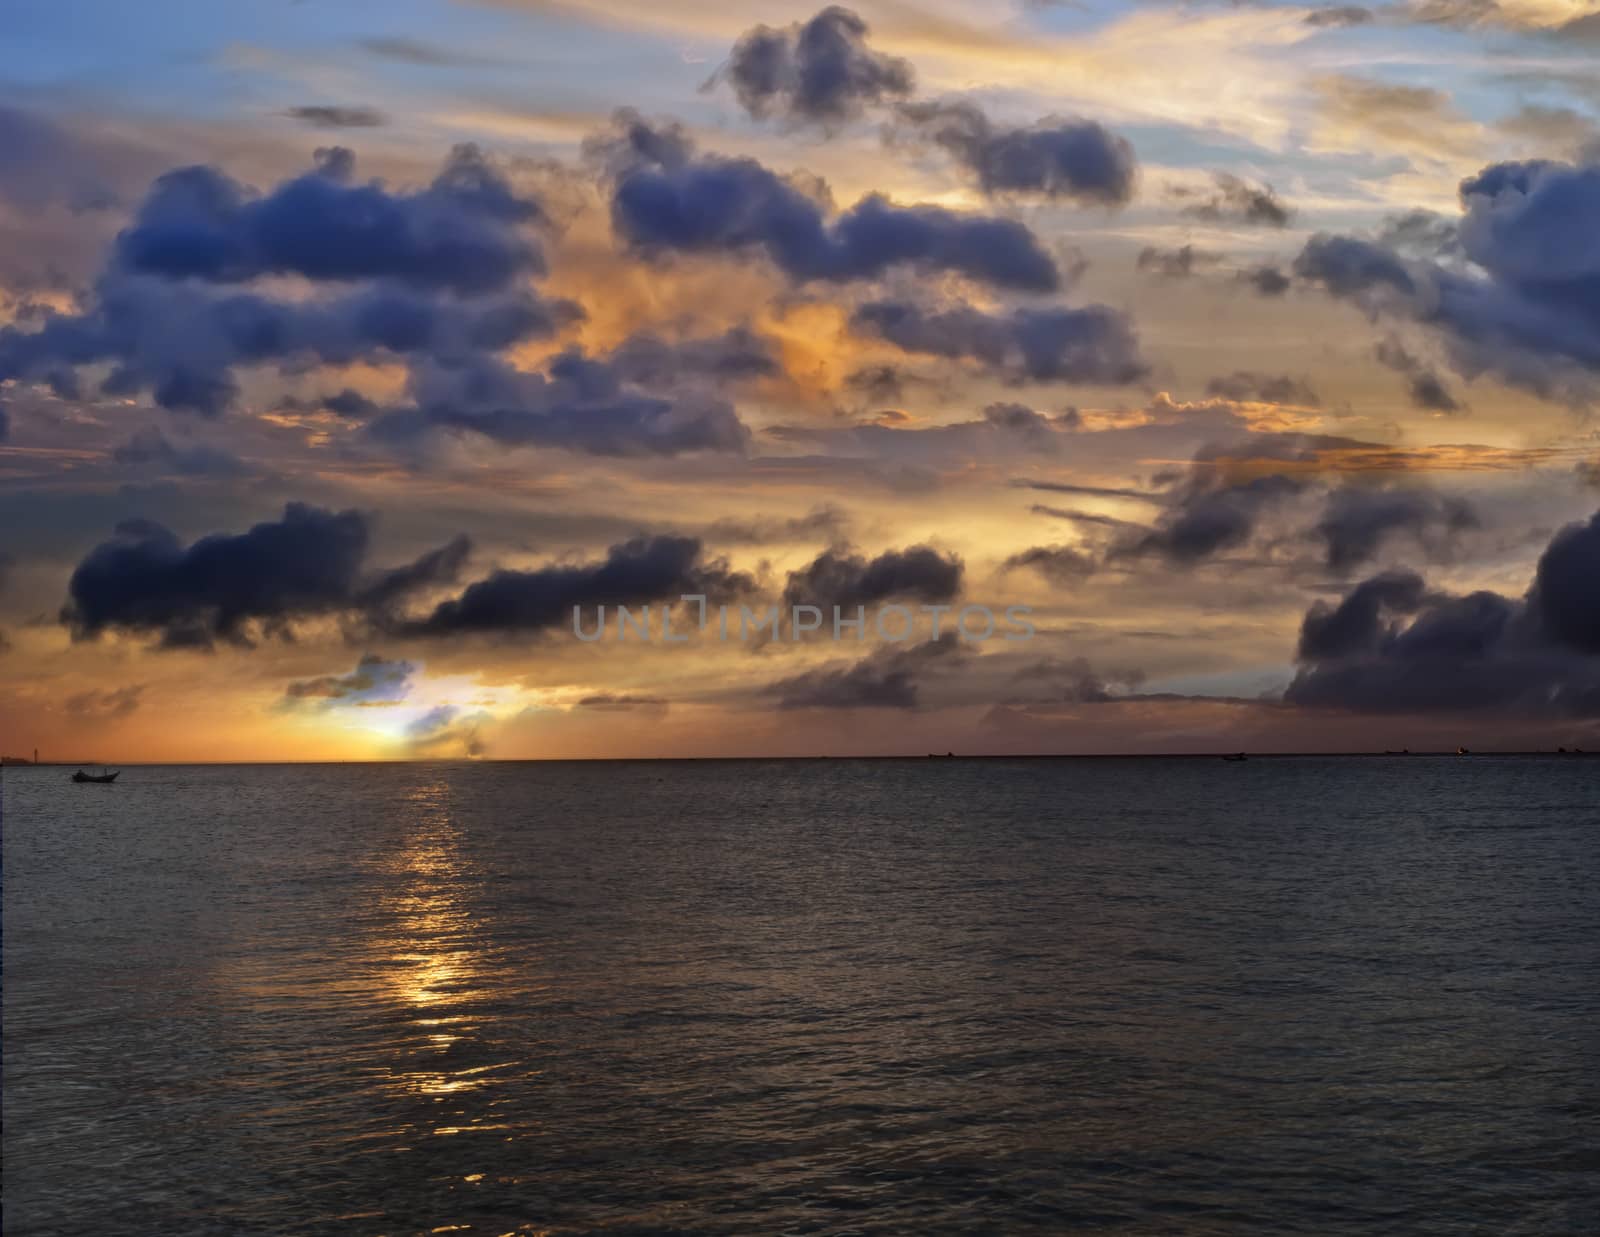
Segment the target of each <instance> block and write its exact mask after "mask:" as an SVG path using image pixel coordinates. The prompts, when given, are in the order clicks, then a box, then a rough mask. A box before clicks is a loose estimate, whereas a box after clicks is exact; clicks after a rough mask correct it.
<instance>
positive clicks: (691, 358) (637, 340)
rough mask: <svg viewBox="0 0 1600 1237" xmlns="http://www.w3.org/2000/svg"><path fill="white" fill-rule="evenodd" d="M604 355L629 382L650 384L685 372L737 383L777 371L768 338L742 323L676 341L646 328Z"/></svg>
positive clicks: (666, 381) (779, 367)
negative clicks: (741, 324)
mask: <svg viewBox="0 0 1600 1237" xmlns="http://www.w3.org/2000/svg"><path fill="white" fill-rule="evenodd" d="M608 360H609V361H610V363H611V364H612V365H613V366H615V367H616V368H617V371H618V372H619V373H620V374H622V375H623V376H624V377H626V378H627V379H628V380H629V381H630V382H639V383H645V384H653V385H666V384H669V383H673V382H677V381H678V380H679V379H681V378H683V377H685V376H694V377H704V378H711V379H715V380H719V381H727V382H738V381H743V380H748V379H751V378H771V377H775V376H777V375H778V374H780V373H782V371H783V367H782V365H781V364H780V362H779V359H778V350H777V347H776V345H775V344H774V343H773V341H772V340H770V339H768V338H766V337H765V336H763V335H758V334H756V333H755V332H754V331H752V330H750V329H749V328H748V327H733V328H732V329H730V330H727V331H725V332H723V333H722V334H721V335H712V336H705V337H701V338H696V339H686V340H680V341H678V342H676V343H668V342H666V341H665V340H663V339H661V338H660V337H659V336H656V335H651V334H648V333H641V334H637V335H631V336H629V337H628V339H626V340H625V341H624V342H623V343H621V344H620V345H618V347H617V348H616V349H615V350H614V351H613V352H612V353H611V354H610V356H609V358H608Z"/></svg>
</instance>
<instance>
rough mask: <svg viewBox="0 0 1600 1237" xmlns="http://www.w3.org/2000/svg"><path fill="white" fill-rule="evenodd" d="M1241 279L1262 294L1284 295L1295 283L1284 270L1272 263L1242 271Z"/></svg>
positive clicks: (1240, 273)
mask: <svg viewBox="0 0 1600 1237" xmlns="http://www.w3.org/2000/svg"><path fill="white" fill-rule="evenodd" d="M1239 279H1240V280H1241V281H1242V282H1243V283H1247V284H1249V285H1250V286H1251V287H1252V288H1254V289H1255V290H1256V292H1257V294H1258V295H1261V296H1282V295H1283V294H1284V293H1285V292H1287V291H1288V290H1289V288H1290V287H1291V286H1292V284H1293V281H1292V280H1291V279H1290V278H1289V277H1288V276H1287V275H1285V274H1284V273H1283V271H1281V270H1280V269H1279V268H1278V267H1276V266H1274V265H1272V264H1271V263H1266V264H1263V265H1261V266H1254V267H1251V268H1250V269H1249V270H1247V271H1241V272H1239Z"/></svg>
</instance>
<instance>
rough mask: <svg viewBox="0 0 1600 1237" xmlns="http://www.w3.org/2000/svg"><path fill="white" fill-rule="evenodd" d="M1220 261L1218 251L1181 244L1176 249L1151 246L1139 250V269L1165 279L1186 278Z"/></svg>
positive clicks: (1220, 256) (1220, 257)
mask: <svg viewBox="0 0 1600 1237" xmlns="http://www.w3.org/2000/svg"><path fill="white" fill-rule="evenodd" d="M1220 261H1222V255H1221V254H1220V253H1212V252H1211V251H1210V250H1207V249H1196V248H1195V247H1194V246H1193V245H1181V246H1179V247H1178V248H1177V249H1157V248H1155V247H1153V246H1151V247H1147V248H1145V249H1141V250H1140V251H1139V269H1140V270H1141V271H1148V272H1150V273H1151V274H1154V275H1162V276H1164V277H1166V278H1167V279H1187V278H1189V276H1191V275H1193V274H1194V273H1195V272H1196V271H1198V270H1202V269H1204V268H1206V267H1208V266H1215V265H1216V264H1217V263H1218V262H1220Z"/></svg>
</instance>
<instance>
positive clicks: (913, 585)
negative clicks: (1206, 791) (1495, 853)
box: [0, 0, 1600, 763]
mask: <svg viewBox="0 0 1600 1237" xmlns="http://www.w3.org/2000/svg"><path fill="white" fill-rule="evenodd" d="M0 34H3V37H4V41H5V44H6V46H7V48H8V52H9V55H8V72H7V74H6V81H5V83H4V85H3V86H0V323H4V325H3V326H0V753H4V754H6V755H22V756H25V755H29V754H31V752H32V750H33V749H34V748H38V749H40V751H41V755H42V756H43V757H44V758H45V759H52V758H54V759H63V760H74V761H76V760H97V761H106V762H113V763H115V762H124V761H128V762H131V761H141V760H150V761H166V760H174V761H176V760H244V759H248V760H295V759H332V760H338V759H394V758H404V757H459V756H474V757H489V758H539V757H549V758H570V757H610V756H712V755H757V754H793V755H824V754H836V755H852V754H863V755H864V754H914V755H921V754H924V753H926V752H930V751H937V752H944V751H956V752H965V753H980V752H992V753H1007V752H1015V753H1048V752H1085V753H1091V752H1166V751H1174V752H1187V751H1236V750H1240V749H1245V750H1251V751H1268V750H1300V751H1304V750H1332V751H1341V750H1372V749H1385V748H1396V749H1398V748H1401V747H1410V748H1413V749H1424V748H1435V749H1437V748H1449V749H1453V748H1454V747H1455V746H1456V745H1457V744H1458V743H1464V744H1466V745H1468V746H1472V747H1483V748H1495V747H1500V748H1537V747H1546V748H1553V747H1555V746H1557V745H1566V746H1597V747H1600V511H1597V507H1600V423H1597V421H1596V420H1595V414H1594V408H1595V404H1596V398H1597V396H1600V72H1597V69H1600V6H1597V5H1596V4H1593V3H1587V2H1583V0H1503V2H1502V3H1499V4H1496V3H1495V2H1494V0H1410V2H1407V0H1396V2H1394V3H1380V4H1377V5H1374V6H1371V7H1363V6H1356V5H1342V4H1341V5H1337V6H1328V7H1320V8H1319V7H1312V8H1307V7H1305V6H1303V5H1288V4H1275V3H1265V2H1264V3H1254V4H1252V3H1241V4H1204V3H1192V4H1171V3H1166V2H1165V0H1116V2H1107V0H1087V2H1085V3H1061V4H1055V3H1049V2H1047V0H1035V2H1018V3H1014V4H1005V3H978V2H977V0H919V2H917V3H907V2H905V0H882V2H871V3H869V2H863V3H859V4H852V5H851V6H850V7H848V8H840V7H836V8H828V9H820V10H819V9H815V8H811V7H806V6H796V5H793V4H776V3H766V2H760V0H758V2H756V3H749V4H738V5H730V4H709V3H704V2H702V0H692V2H688V3H670V2H667V0H650V2H649V3H644V2H642V0H599V2H597V3H586V4H576V3H561V2H559V0H477V2H474V0H458V2H456V3H446V2H445V0H401V2H399V3H394V4H389V5H382V6H379V5H371V4H356V3H348V2H346V3H336V2H331V0H308V2H306V3H290V2H288V0H281V2H275V3H262V4H254V5H234V4H206V3H198V2H196V0H186V2H179V0H146V2H144V3H140V4H126V3H114V2H112V0H102V2H101V3H91V2H89V0H65V2H63V0H52V2H50V3H45V2H43V0H10V2H9V3H8V4H7V5H6V6H5V11H4V15H0ZM685 593H695V594H706V595H708V596H710V597H711V598H712V600H713V603H715V602H717V601H721V602H724V603H729V604H732V605H733V606H734V608H735V611H736V612H737V607H738V606H739V605H741V604H742V605H747V606H750V607H752V608H753V609H763V608H765V607H767V606H773V605H777V606H781V607H790V606H792V605H795V604H817V605H818V606H819V607H822V608H823V609H825V610H831V607H832V606H834V605H836V604H840V605H843V606H844V607H845V609H846V610H847V612H848V613H850V614H852V615H853V614H854V612H855V607H856V606H857V605H863V606H865V607H866V608H867V612H868V614H869V615H870V614H871V613H873V612H874V611H875V610H876V609H877V608H878V607H880V606H883V605H888V604H898V605H905V606H908V607H911V608H912V609H913V610H918V609H919V608H920V607H922V606H924V605H948V606H951V607H953V609H952V611H951V613H955V612H956V611H959V610H960V609H961V608H962V607H963V606H969V605H983V606H987V607H989V608H990V609H991V610H993V611H994V612H995V613H996V614H997V615H999V614H1000V613H1001V612H1003V611H1004V610H1005V609H1006V608H1007V607H1012V606H1027V607H1031V608H1032V621H1033V624H1034V625H1035V627H1036V629H1037V634H1036V635H1035V636H1034V638H1033V639H1031V640H1014V641H1007V640H1005V639H1003V638H1001V637H999V636H997V637H996V638H993V639H990V640H986V641H981V642H980V641H969V640H965V639H963V638H961V637H960V636H959V635H954V634H950V629H949V626H948V619H947V620H946V634H945V635H944V636H943V638H940V639H933V638H931V632H930V630H929V628H928V625H927V623H926V621H923V622H921V623H919V627H918V630H917V633H916V637H915V638H914V639H912V640H908V641H903V642H889V641H884V640H881V639H879V638H878V636H877V635H876V634H875V633H873V632H872V631H871V630H870V625H869V631H868V633H867V638H865V639H861V640H857V639H855V638H854V636H853V634H850V633H847V634H849V635H850V638H847V639H845V640H843V641H834V640H833V639H831V638H816V637H807V638H802V639H798V640H797V639H791V638H789V636H788V634H787V633H785V634H784V636H783V638H780V639H778V640H770V639H751V640H737V639H730V640H728V641H722V640H719V639H717V638H716V633H715V632H714V631H711V630H708V631H706V632H702V633H696V634H695V635H694V636H693V637H692V638H691V639H690V640H689V641H688V642H687V643H684V644H673V645H666V644H662V643H660V642H659V641H656V642H652V643H649V644H644V643H642V642H640V641H638V640H637V639H634V640H627V641H624V640H619V639H617V638H615V633H614V631H612V632H611V633H610V634H608V636H607V638H605V639H602V640H599V641H596V642H592V643H585V642H581V641H579V640H577V639H576V638H575V637H574V635H573V631H572V623H571V609H572V606H573V604H575V603H576V604H582V605H585V606H588V607H589V611H588V612H589V613H590V614H592V613H593V607H594V606H596V605H598V604H602V603H605V604H608V605H615V604H616V603H618V602H624V603H627V604H630V605H632V606H634V607H635V608H637V607H638V606H642V605H646V604H650V605H652V607H653V608H656V612H657V613H659V609H658V608H659V607H660V605H661V604H662V603H664V602H668V601H672V600H673V599H675V598H677V597H679V596H680V595H681V594H685ZM689 613H690V612H687V611H685V610H683V609H682V607H681V606H680V608H679V610H677V611H675V612H674V622H675V623H676V622H678V621H680V620H683V619H685V618H687V617H688V615H689Z"/></svg>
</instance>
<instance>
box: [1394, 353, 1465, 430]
mask: <svg viewBox="0 0 1600 1237" xmlns="http://www.w3.org/2000/svg"><path fill="white" fill-rule="evenodd" d="M1375 355H1376V356H1377V358H1378V360H1379V361H1380V362H1382V363H1383V364H1384V365H1387V366H1388V367H1389V368H1390V369H1392V370H1394V371H1395V372H1396V373H1398V374H1404V375H1405V376H1406V378H1407V379H1408V385H1409V390H1410V394H1411V403H1412V406H1413V407H1416V408H1422V409H1426V410H1427V411H1429V412H1445V413H1459V412H1465V411H1466V409H1465V408H1464V407H1463V406H1462V404H1461V401H1460V400H1458V399H1456V397H1455V396H1454V395H1452V394H1451V393H1450V388H1449V387H1447V386H1446V385H1445V383H1444V379H1443V378H1441V377H1439V375H1438V373H1437V372H1436V371H1435V370H1434V369H1433V367H1432V366H1430V365H1428V364H1427V363H1426V362H1425V361H1422V360H1421V359H1419V358H1418V357H1415V356H1413V355H1412V354H1411V353H1410V352H1409V351H1408V350H1407V349H1406V347H1405V345H1404V344H1402V343H1401V342H1400V341H1399V340H1398V339H1396V338H1395V337H1394V336H1392V335H1391V336H1390V337H1389V338H1387V339H1385V340H1383V341H1382V342H1381V343H1379V344H1378V347H1377V350H1376V354H1375Z"/></svg>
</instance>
